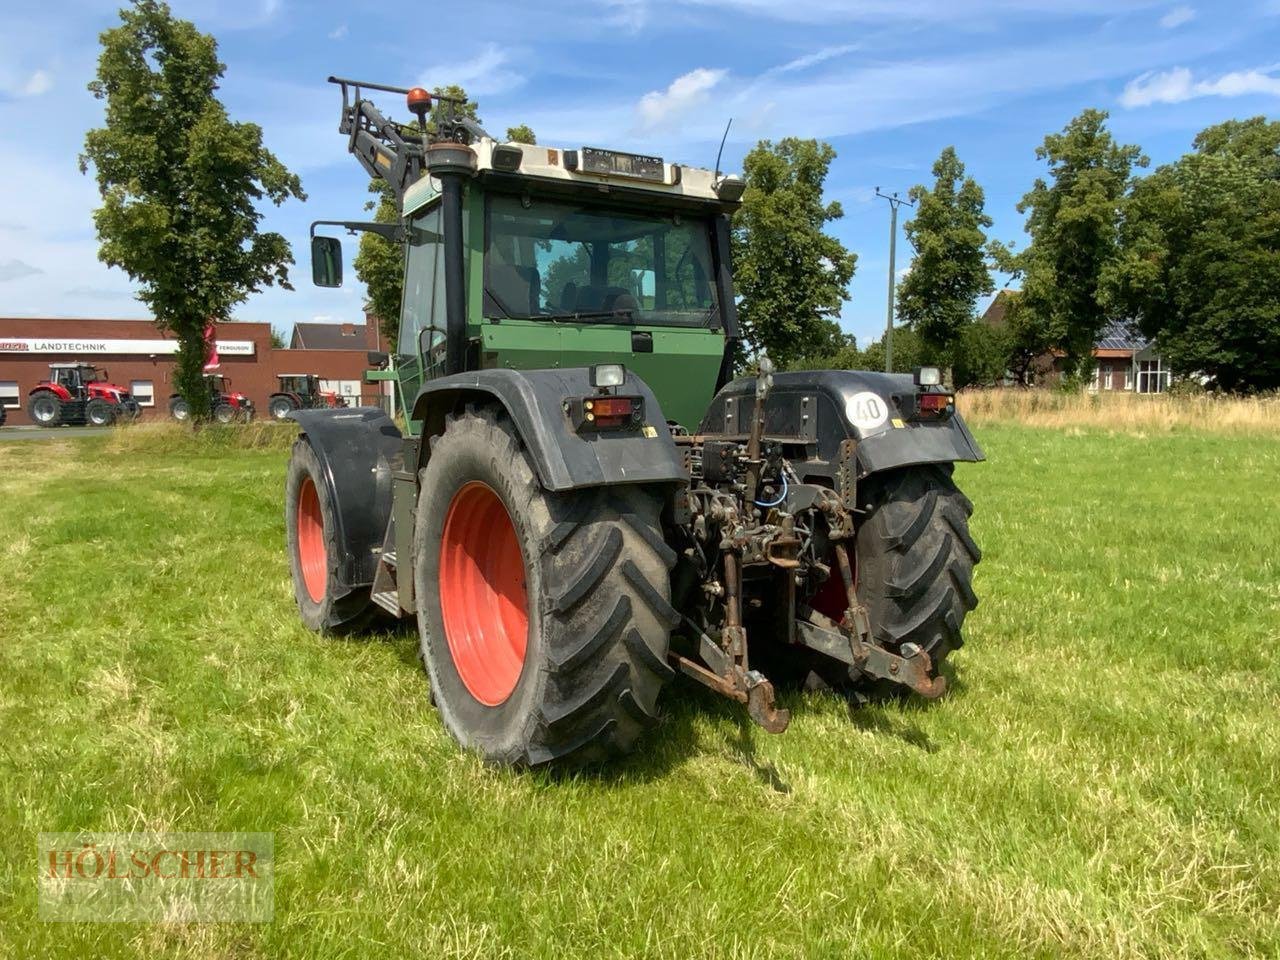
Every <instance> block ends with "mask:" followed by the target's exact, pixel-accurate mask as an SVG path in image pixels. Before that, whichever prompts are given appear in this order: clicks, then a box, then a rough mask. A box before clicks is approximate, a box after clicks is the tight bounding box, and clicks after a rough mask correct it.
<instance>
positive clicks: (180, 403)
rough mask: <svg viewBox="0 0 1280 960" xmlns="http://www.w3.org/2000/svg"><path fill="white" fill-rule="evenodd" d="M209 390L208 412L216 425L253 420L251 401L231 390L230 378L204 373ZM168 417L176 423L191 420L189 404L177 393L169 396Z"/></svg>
mask: <svg viewBox="0 0 1280 960" xmlns="http://www.w3.org/2000/svg"><path fill="white" fill-rule="evenodd" d="M204 384H205V387H206V388H207V389H208V390H209V412H210V413H211V414H212V415H213V419H214V420H216V421H218V423H235V422H237V421H240V422H243V423H248V422H249V421H250V420H252V419H253V401H252V400H250V399H249V398H248V397H246V396H245V395H244V394H243V393H236V392H234V391H233V390H232V389H231V378H230V377H224V376H223V375H222V374H220V373H206V374H205V375H204ZM169 416H171V417H173V419H175V420H178V421H186V420H190V419H191V404H190V403H188V402H187V400H186V398H185V397H183V396H182V395H181V394H179V393H174V394H170V395H169Z"/></svg>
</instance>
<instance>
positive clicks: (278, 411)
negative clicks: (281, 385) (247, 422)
mask: <svg viewBox="0 0 1280 960" xmlns="http://www.w3.org/2000/svg"><path fill="white" fill-rule="evenodd" d="M267 409H268V410H269V411H270V412H271V417H272V419H275V420H287V419H288V418H289V414H291V413H293V411H294V410H297V409H298V405H297V404H296V403H294V402H293V401H292V400H290V399H289V398H288V397H272V398H271V402H270V403H269V404H268V405H267Z"/></svg>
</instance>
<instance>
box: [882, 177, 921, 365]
mask: <svg viewBox="0 0 1280 960" xmlns="http://www.w3.org/2000/svg"><path fill="white" fill-rule="evenodd" d="M876 196H877V197H879V198H880V199H881V200H888V201H889V307H888V316H887V317H886V319H885V323H884V372H885V373H892V372H893V293H894V283H895V282H896V281H897V279H898V278H897V277H896V276H894V270H895V269H896V268H897V263H896V259H897V252H898V207H900V206H902V205H903V204H904V203H905V204H906V205H907V206H908V207H914V206H915V204H914V203H913V202H912V201H910V200H904V199H902V198H901V197H899V196H898V191H896V190H895V191H894V192H893V195H892V196H890V195H889V194H887V193H881V192H880V188H879V187H876Z"/></svg>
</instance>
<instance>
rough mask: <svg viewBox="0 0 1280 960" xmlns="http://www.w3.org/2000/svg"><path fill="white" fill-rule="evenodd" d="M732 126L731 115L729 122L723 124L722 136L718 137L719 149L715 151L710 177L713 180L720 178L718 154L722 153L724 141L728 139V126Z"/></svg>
mask: <svg viewBox="0 0 1280 960" xmlns="http://www.w3.org/2000/svg"><path fill="white" fill-rule="evenodd" d="M732 126H733V117H730V118H729V122H728V123H726V124H725V125H724V136H723V137H721V138H720V149H719V150H717V151H716V172H715V175H714V176H713V177H712V178H711V179H712V180H713V181H714V180H719V179H720V155H721V154H722V153H724V142H725V141H726V140H728V139H729V128H730V127H732Z"/></svg>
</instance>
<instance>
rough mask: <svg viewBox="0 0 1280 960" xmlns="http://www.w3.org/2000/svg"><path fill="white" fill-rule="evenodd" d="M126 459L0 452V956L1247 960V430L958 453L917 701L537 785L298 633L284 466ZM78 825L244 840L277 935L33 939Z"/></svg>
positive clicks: (1278, 753) (1253, 716) (71, 934)
mask: <svg viewBox="0 0 1280 960" xmlns="http://www.w3.org/2000/svg"><path fill="white" fill-rule="evenodd" d="M157 436H160V437H161V440H162V441H163V442H157V441H156V438H155V437H152V438H151V440H150V441H149V440H148V439H147V436H146V435H145V434H138V435H137V437H138V438H139V439H132V440H131V439H129V438H115V439H103V440H91V441H77V442H60V441H51V442H46V443H40V444H5V445H0V531H2V532H0V733H2V734H3V739H4V744H3V748H0V957H5V958H7V957H14V958H27V957H33V958H34V957H47V956H93V957H117V956H147V957H150V956H158V955H175V956H190V957H199V958H205V960H207V958H220V957H255V956H261V957H276V956H291V957H352V958H354V957H407V956H430V957H452V956H467V957H476V958H481V957H483V958H490V957H512V958H521V957H548V958H552V957H554V958H578V957H581V958H601V957H640V956H645V957H671V958H687V957H761V958H771V960H775V958H787V957H802V956H818V957H840V958H849V957H890V956H892V957H938V956H968V955H973V956H983V957H1010V958H1012V957H1028V956H1032V957H1039V956H1044V957H1058V956H1063V957H1078V958H1091V960H1093V958H1101V957H1162V958H1163V957H1183V956H1185V957H1234V956H1257V957H1263V956H1271V957H1274V956H1277V955H1280V653H1278V646H1280V551H1278V550H1277V542H1278V541H1280V438H1277V437H1275V436H1265V435H1251V434H1249V433H1247V432H1242V433H1233V434H1231V435H1228V436H1214V435H1211V434H1209V433H1200V432H1193V431H1188V430H1185V429H1173V430H1168V431H1161V432H1159V433H1158V435H1148V436H1142V435H1132V434H1126V433H1114V434H1113V433H1108V432H1105V431H1101V430H1090V429H1074V430H1069V431H1061V430H1059V431H1056V432H1055V431H1049V430H1043V429H1035V428H1029V427H1020V426H1015V425H1006V424H998V423H993V424H990V425H987V426H984V427H982V428H981V429H980V432H979V436H980V439H981V440H982V442H983V443H984V444H985V446H986V449H987V453H988V456H989V458H990V459H989V461H988V462H987V463H985V464H979V465H972V466H963V467H962V468H960V470H959V477H960V482H961V485H962V486H963V488H964V489H965V490H966V491H967V492H968V493H969V494H970V495H971V497H972V499H973V500H974V502H975V504H976V514H975V516H974V532H975V534H976V537H977V539H978V541H979V542H980V543H981V545H982V546H983V548H984V550H985V553H986V556H985V559H984V561H983V563H982V565H981V566H980V567H979V568H978V576H977V588H978V591H979V593H980V595H981V596H982V605H981V606H980V607H979V608H978V610H977V611H976V612H975V613H974V614H973V615H972V617H971V618H970V620H969V621H968V623H967V625H966V628H967V637H968V645H967V646H966V647H965V648H964V649H963V650H962V651H961V652H960V653H959V654H958V655H957V656H956V657H955V660H954V664H955V669H956V682H955V684H954V689H953V693H952V694H951V695H950V696H949V697H948V698H946V699H945V700H943V701H940V702H938V703H936V704H933V705H925V704H922V703H906V704H901V703H890V704H883V705H875V706H868V707H864V708H861V709H857V710H852V711H851V710H850V708H849V707H848V706H846V704H845V703H844V702H843V701H841V700H839V699H837V698H835V697H833V696H830V695H819V694H792V695H790V696H788V697H787V698H785V703H786V705H787V706H789V707H791V708H792V709H793V711H794V713H795V718H794V720H793V722H792V725H791V729H790V730H789V731H788V732H787V733H786V734H785V735H783V736H780V737H772V736H770V735H768V734H766V733H764V732H762V731H760V730H758V729H756V728H754V727H753V726H751V725H749V724H747V723H746V722H745V721H744V719H743V716H742V713H741V712H740V711H739V710H737V709H735V708H733V707H731V706H729V705H727V704H724V703H722V702H720V701H718V700H716V699H715V698H714V697H712V696H710V695H708V694H704V693H701V692H699V691H697V690H694V689H692V688H690V687H685V686H680V687H676V688H673V689H671V690H670V691H669V693H668V695H667V696H666V719H665V721H664V723H663V725H662V726H661V727H660V728H659V729H658V731H657V732H656V734H655V735H653V736H652V737H651V738H650V739H649V740H648V741H647V743H645V744H644V749H643V750H642V752H641V753H640V754H639V755H638V756H636V757H634V758H632V759H630V760H628V761H627V762H624V763H622V764H619V765H617V766H615V767H613V768H610V769H608V770H606V771H604V772H602V773H599V774H596V775H588V776H581V777H577V778H573V779H561V778H556V777H553V776H549V775H545V774H529V773H513V772H504V771H498V770H492V769H488V768H485V767H484V766H482V765H481V764H479V763H478V762H476V761H475V760H474V759H473V758H471V757H469V756H465V755H461V754H460V753H459V752H458V751H457V750H456V749H455V747H454V745H453V743H452V742H451V741H450V740H449V739H448V738H447V737H446V735H445V734H444V732H443V731H442V729H441V727H440V724H439V723H438V722H437V719H436V717H435V715H434V713H433V711H432V710H431V709H430V707H429V705H428V703H427V691H426V683H425V679H424V677H423V675H422V674H421V672H420V670H419V667H418V665H417V663H416V657H415V638H414V637H413V636H412V635H411V634H410V633H408V632H404V633H400V634H395V635H392V636H384V637H374V638H369V639H364V640H334V639H326V638H323V637H318V636H313V635H311V634H309V633H307V632H306V631H305V630H304V629H302V627H301V626H300V625H299V623H298V620H297V617H296V616H295V613H294V610H293V603H292V597H291V589H290V584H289V579H288V570H287V566H286V563H285V558H284V554H283V550H282V542H283V528H282V520H281V504H280V499H281V484H282V477H283V464H284V459H285V454H284V452H283V450H282V449H281V448H280V447H281V444H280V443H276V442H271V440H270V436H269V435H267V434H264V437H266V439H265V440H263V448H262V449H256V450H238V449H234V447H233V445H232V444H230V443H225V444H222V445H221V446H219V444H218V443H217V442H210V441H206V440H180V439H176V438H177V436H178V435H176V434H173V435H157ZM166 436H170V437H171V438H172V439H171V440H164V437H166ZM78 829H91V830H115V831H128V830H192V831H195V830H253V831H271V832H273V833H274V835H275V851H276V854H275V855H276V891H275V919H274V921H273V922H271V923H268V924H259V925H250V924H205V925H167V926H166V925H141V924H136V925H135V924H109V925H108V924H58V923H45V922H41V921H39V920H38V919H36V881H35V875H36V870H37V863H36V856H35V852H36V835H37V834H38V833H39V832H41V831H70V830H78Z"/></svg>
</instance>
